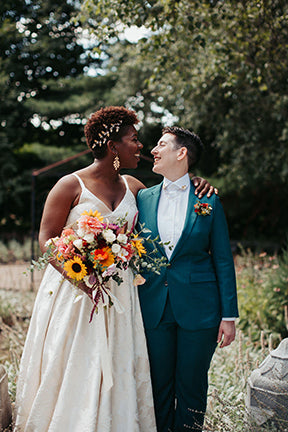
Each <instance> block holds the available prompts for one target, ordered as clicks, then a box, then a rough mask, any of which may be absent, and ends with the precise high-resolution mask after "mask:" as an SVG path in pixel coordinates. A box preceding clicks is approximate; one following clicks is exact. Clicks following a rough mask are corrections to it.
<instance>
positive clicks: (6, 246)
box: [0, 237, 39, 264]
mask: <svg viewBox="0 0 288 432" xmlns="http://www.w3.org/2000/svg"><path fill="white" fill-rule="evenodd" d="M34 248H35V254H36V255H39V246H38V243H37V242H35V245H34ZM30 259H31V239H30V238H29V237H27V238H25V239H24V240H23V241H22V242H20V241H18V240H15V239H12V240H8V241H7V242H3V241H0V264H13V263H16V262H18V263H19V262H27V261H30Z"/></svg>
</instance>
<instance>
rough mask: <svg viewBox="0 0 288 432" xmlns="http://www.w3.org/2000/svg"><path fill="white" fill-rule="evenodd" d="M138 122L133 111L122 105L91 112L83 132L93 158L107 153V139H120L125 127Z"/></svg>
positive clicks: (99, 157) (98, 157)
mask: <svg viewBox="0 0 288 432" xmlns="http://www.w3.org/2000/svg"><path fill="white" fill-rule="evenodd" d="M138 122H139V120H138V118H137V115H136V113H135V111H133V110H129V109H127V108H125V107H123V106H109V107H105V108H101V109H99V110H98V111H96V112H95V113H93V114H92V115H91V117H90V118H89V120H88V121H87V123H86V125H85V128H84V134H85V137H86V143H87V145H88V147H89V148H90V149H91V150H92V153H93V156H94V158H96V159H103V158H104V157H105V155H106V154H107V141H108V139H112V140H116V139H118V140H119V139H121V137H122V136H123V133H124V132H125V127H127V126H133V125H135V124H137V123H138ZM115 126H116V127H115ZM103 136H104V139H103Z"/></svg>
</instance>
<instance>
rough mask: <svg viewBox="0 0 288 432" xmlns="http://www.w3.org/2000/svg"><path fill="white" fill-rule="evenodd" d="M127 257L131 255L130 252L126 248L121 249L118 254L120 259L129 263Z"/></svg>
mask: <svg viewBox="0 0 288 432" xmlns="http://www.w3.org/2000/svg"><path fill="white" fill-rule="evenodd" d="M127 255H129V254H128V252H127V251H126V250H125V249H124V248H121V251H120V252H119V253H118V257H119V258H121V259H122V261H127V258H126V256H127Z"/></svg>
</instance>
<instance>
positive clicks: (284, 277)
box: [236, 248, 288, 341]
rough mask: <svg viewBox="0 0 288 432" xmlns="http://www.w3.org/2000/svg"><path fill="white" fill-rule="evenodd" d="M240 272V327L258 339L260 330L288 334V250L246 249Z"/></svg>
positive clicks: (238, 262)
mask: <svg viewBox="0 0 288 432" xmlns="http://www.w3.org/2000/svg"><path fill="white" fill-rule="evenodd" d="M236 272H237V282H238V298H239V306H240V322H239V326H240V328H241V329H242V330H243V331H244V332H245V333H246V334H249V335H250V337H251V338H252V340H254V341H255V340H256V339H257V337H258V335H259V332H260V331H263V332H265V333H266V334H270V333H272V334H274V336H275V337H277V336H278V337H280V338H285V337H288V249H287V248H286V249H284V250H283V251H282V253H281V254H279V255H268V254H267V253H266V252H262V253H260V254H258V255H255V254H253V253H252V252H251V251H250V250H247V251H245V250H244V249H243V250H242V254H241V255H237V257H236Z"/></svg>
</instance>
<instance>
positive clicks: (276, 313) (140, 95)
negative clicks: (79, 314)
mask: <svg viewBox="0 0 288 432" xmlns="http://www.w3.org/2000/svg"><path fill="white" fill-rule="evenodd" d="M0 11H1V15H0V16H1V25H0V65H1V69H0V90H1V91H0V98H1V106H0V145H1V152H0V183H1V187H0V235H1V242H0V262H1V263H2V266H1V278H2V282H3V280H6V279H5V278H3V277H2V275H5V274H7V275H8V274H10V273H9V272H11V275H13V274H14V273H15V272H14V271H13V269H12V270H10V269H11V267H10V265H11V264H13V265H20V263H24V264H23V268H24V267H25V268H26V266H28V264H25V263H26V262H29V260H30V256H31V235H33V236H35V238H36V237H37V229H38V227H39V221H40V217H41V212H42V209H43V205H44V201H45V197H46V195H47V192H48V191H49V189H50V188H51V187H52V185H53V184H54V183H55V182H56V181H57V179H58V178H59V177H61V176H62V175H64V174H66V173H69V172H71V171H73V170H75V169H78V168H79V167H82V166H84V165H86V164H88V163H90V162H91V161H92V159H91V155H90V154H89V153H87V152H86V153H85V154H82V155H80V156H79V157H77V158H74V156H77V155H78V154H79V153H82V152H83V151H84V150H85V149H86V147H85V140H84V138H83V128H84V125H85V122H86V120H87V118H88V117H89V115H90V114H91V112H93V111H96V110H97V109H99V108H100V107H102V106H106V105H125V106H127V107H130V108H132V109H134V110H136V111H137V113H138V116H139V118H140V119H141V131H140V140H141V142H142V143H143V144H144V149H143V151H142V153H143V155H144V156H146V157H149V156H150V150H151V149H152V147H153V146H154V145H155V143H156V142H157V139H158V138H159V136H160V134H161V128H162V127H163V126H166V125H172V124H176V125H181V126H184V127H186V128H188V129H191V130H194V131H195V132H196V133H197V134H199V135H200V137H201V139H202V141H203V143H204V145H205V154H204V157H203V158H202V161H201V163H200V165H199V167H198V168H197V171H196V172H195V174H197V175H201V176H203V177H205V178H207V179H209V181H210V182H211V183H212V184H213V185H214V186H216V187H218V188H219V190H220V197H221V199H222V202H223V205H224V209H225V213H226V215H227V219H228V224H229V229H230V236H231V243H232V248H233V252H234V254H235V264H236V269H237V279H238V291H239V304H240V320H239V323H238V328H239V329H241V332H240V333H238V341H237V342H236V343H234V344H233V345H232V347H231V348H229V349H227V350H225V351H224V350H221V351H220V350H219V352H218V351H217V354H216V355H215V357H214V361H213V367H212V371H211V391H210V402H209V407H210V408H209V409H210V411H209V412H210V417H209V418H208V421H207V430H211V431H212V430H213V431H216V430H217V431H218V430H219V431H220V430H223V431H224V430H227V431H230V430H231V424H233V425H234V426H233V428H234V429H235V427H237V425H238V424H239V431H240V430H241V431H242V430H244V427H245V428H247V427H248V426H247V423H246V420H245V416H244V411H245V408H244V394H245V385H246V379H247V376H248V375H249V373H250V371H251V370H252V369H253V368H255V367H256V364H257V362H259V361H261V360H262V359H263V358H264V357H265V355H267V353H268V352H269V349H271V348H272V347H275V346H277V345H278V343H279V341H280V340H281V338H283V337H287V335H288V330H287V326H288V318H287V316H288V312H287V307H288V270H287V268H288V267H287V265H288V253H287V210H288V194H287V180H288V115H287V114H288V78H287V70H288V56H287V48H288V6H287V2H286V1H284V0H259V1H249V0H247V1H246V0H242V1H239V2H234V1H229V0H228V1H225V2H224V1H217V0H207V1H191V0H174V1H172V0H158V1H157V0H150V1H147V0H138V1H136V0H128V1H127V0H86V1H85V2H78V1H73V0H69V1H59V0H55V1H54V0H45V1H42V0H34V1H30V0H24V1H22V0H2V1H1V5H0ZM63 160H64V161H67V162H65V163H61V164H57V163H58V162H59V161H63ZM50 165H52V166H53V168H51V169H47V170H45V169H44V170H43V171H41V169H42V168H45V167H47V166H48V167H49V166H50ZM35 170H38V171H35ZM39 170H40V171H39ZM33 173H34V175H33ZM130 173H131V174H133V175H135V176H136V177H138V178H139V179H141V180H142V181H143V182H144V183H145V184H146V185H147V186H150V185H152V184H155V183H157V182H159V181H160V178H159V177H158V176H156V175H153V174H151V162H150V161H149V160H147V158H143V159H142V160H141V162H140V164H139V168H138V169H137V171H134V172H130ZM32 186H33V188H32ZM32 192H33V193H32ZM32 203H34V204H35V207H33V208H35V211H33V208H31V207H32ZM34 231H35V232H34ZM35 249H36V251H37V248H36V247H35ZM33 253H35V254H36V255H37V252H35V251H33ZM21 269H22V267H21ZM19 278H26V279H25V280H26V283H23V284H24V285H23V286H22V283H20V282H19V283H17V282H16V281H15V279H13V278H12V280H13V281H14V282H13V283H12V286H10V285H11V284H10V283H8V282H7V283H6V285H5V286H3V285H1V288H0V294H1V299H0V300H1V306H0V315H1V316H2V321H1V332H0V343H1V358H0V361H1V362H2V363H5V365H6V368H7V369H8V371H9V380H10V382H9V385H10V392H11V397H12V400H13V398H14V396H15V379H16V376H17V368H18V361H19V358H20V355H21V350H22V346H23V341H24V338H25V332H26V329H27V325H28V323H29V317H30V314H31V308H32V304H33V299H34V297H35V289H34V291H31V290H30V285H31V284H30V279H29V278H30V277H26V276H23V275H22V270H21V272H20V273H19ZM7 280H8V279H7ZM37 280H38V279H37ZM34 282H35V281H34ZM34 285H35V283H34ZM11 293H12V294H11ZM243 353H245V354H243ZM235 362H236V363H235ZM214 388H217V392H218V393H217V395H216V394H215V392H214V391H213V389H214ZM223 401H225V402H224V404H222V402H223ZM221 404H222V405H221ZM231 404H232V407H231V406H230V405H231ZM227 407H228V412H227V413H226V411H225V410H226V408H227ZM224 408H225V410H224ZM223 410H224V411H225V412H224V411H223ZM233 416H236V420H235V418H234V417H233ZM209 421H210V422H212V423H211V424H209ZM231 422H232V423H231ZM237 422H238V423H237ZM241 422H242V423H241ZM243 422H245V424H244V423H243ZM235 424H236V426H235ZM209 427H210V429H209ZM249 427H251V428H253V426H252V425H250V426H249ZM221 428H222V429H221ZM225 428H226V429H225ZM229 428H230V429H229ZM241 428H242V429H241ZM235 430H236V429H235ZM251 430H253V429H251ZM269 430H271V428H270V429H269Z"/></svg>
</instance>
